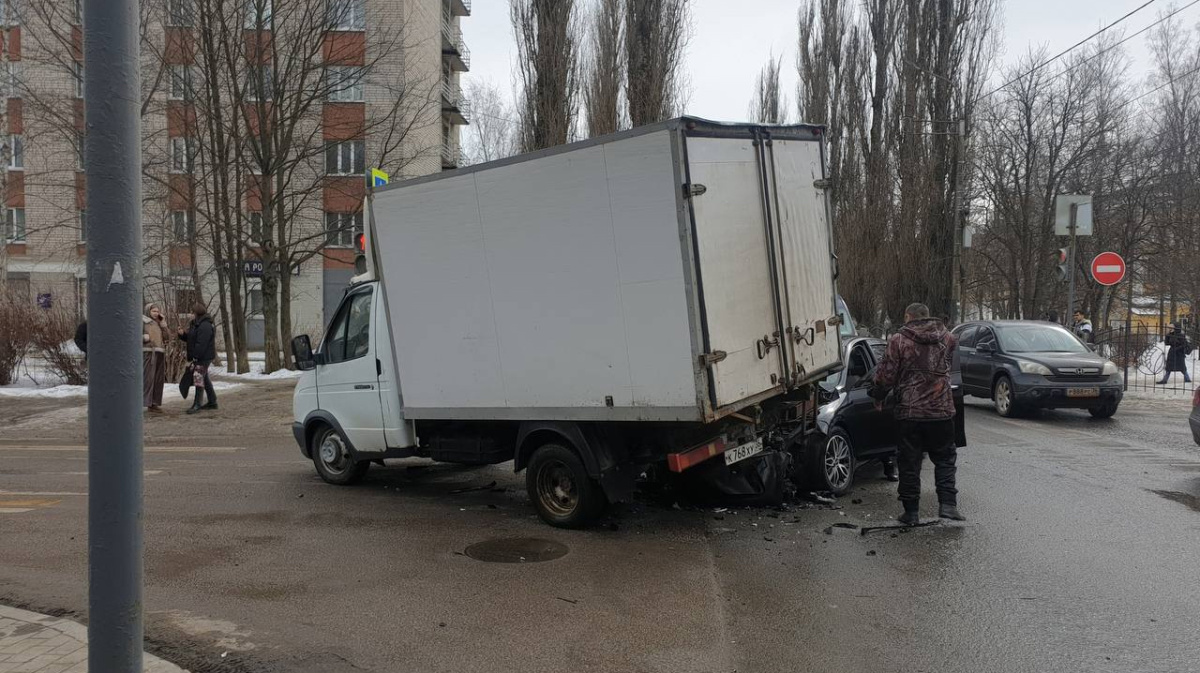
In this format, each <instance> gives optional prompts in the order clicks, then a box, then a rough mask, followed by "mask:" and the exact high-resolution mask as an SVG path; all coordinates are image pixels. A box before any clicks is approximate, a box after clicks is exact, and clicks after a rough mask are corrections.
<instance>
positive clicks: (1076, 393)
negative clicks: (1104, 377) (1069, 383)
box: [1067, 388, 1100, 397]
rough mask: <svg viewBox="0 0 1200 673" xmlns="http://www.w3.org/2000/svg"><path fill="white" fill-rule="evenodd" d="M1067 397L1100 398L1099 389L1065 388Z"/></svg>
mask: <svg viewBox="0 0 1200 673" xmlns="http://www.w3.org/2000/svg"><path fill="white" fill-rule="evenodd" d="M1067 397H1100V389H1099V388H1067Z"/></svg>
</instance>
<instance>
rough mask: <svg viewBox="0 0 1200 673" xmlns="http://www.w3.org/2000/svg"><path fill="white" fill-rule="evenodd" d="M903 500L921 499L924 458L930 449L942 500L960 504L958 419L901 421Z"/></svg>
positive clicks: (930, 456)
mask: <svg viewBox="0 0 1200 673" xmlns="http://www.w3.org/2000/svg"><path fill="white" fill-rule="evenodd" d="M899 426H900V449H899V451H898V452H897V456H896V458H897V462H898V463H899V464H900V501H901V502H906V503H907V502H912V503H915V502H917V501H919V500H920V499H921V462H922V461H923V459H924V456H925V454H926V453H928V454H929V460H930V461H932V462H933V481H934V485H935V486H936V487H937V495H938V502H940V503H944V504H950V505H957V504H958V489H957V488H955V487H954V476H955V472H956V471H957V468H956V467H955V466H954V465H955V462H957V460H958V450H957V448H956V447H955V446H954V419H953V418H950V419H946V420H944V421H900V422H899Z"/></svg>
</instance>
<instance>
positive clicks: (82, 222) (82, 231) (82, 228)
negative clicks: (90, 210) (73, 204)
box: [79, 210, 87, 243]
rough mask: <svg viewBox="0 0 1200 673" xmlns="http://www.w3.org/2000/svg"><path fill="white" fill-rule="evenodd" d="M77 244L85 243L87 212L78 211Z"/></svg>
mask: <svg viewBox="0 0 1200 673" xmlns="http://www.w3.org/2000/svg"><path fill="white" fill-rule="evenodd" d="M79 242H80V243H87V211H86V210H80V211H79Z"/></svg>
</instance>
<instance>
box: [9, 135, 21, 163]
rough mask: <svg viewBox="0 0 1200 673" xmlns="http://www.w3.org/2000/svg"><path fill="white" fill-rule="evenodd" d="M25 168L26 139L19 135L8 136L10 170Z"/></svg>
mask: <svg viewBox="0 0 1200 673" xmlns="http://www.w3.org/2000/svg"><path fill="white" fill-rule="evenodd" d="M24 168H25V139H24V138H23V137H22V136H19V135H15V134H14V135H11V136H9V137H8V170H10V171H19V170H23V169H24Z"/></svg>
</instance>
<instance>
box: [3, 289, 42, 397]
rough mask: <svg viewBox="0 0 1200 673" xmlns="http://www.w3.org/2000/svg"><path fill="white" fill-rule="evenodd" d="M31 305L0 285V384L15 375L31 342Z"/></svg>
mask: <svg viewBox="0 0 1200 673" xmlns="http://www.w3.org/2000/svg"><path fill="white" fill-rule="evenodd" d="M33 313H34V311H33V306H31V305H30V304H29V302H27V301H23V300H21V299H19V298H17V297H14V296H12V295H10V294H8V293H6V292H4V291H3V288H2V287H0V386H7V385H9V384H11V383H13V381H15V380H16V377H17V368H18V367H19V366H20V364H21V361H22V360H24V359H25V353H26V352H27V351H28V349H29V345H30V344H31V343H32V342H33V332H34V324H33V322H34V321H33V318H34V315H33Z"/></svg>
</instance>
